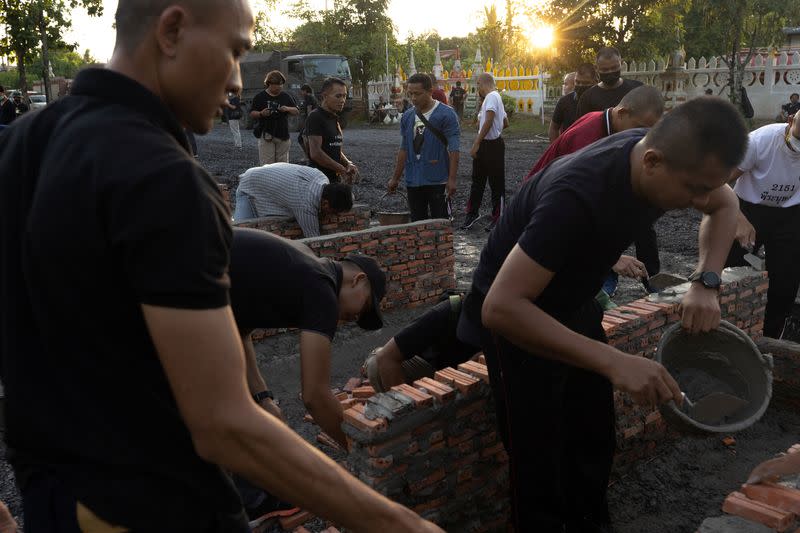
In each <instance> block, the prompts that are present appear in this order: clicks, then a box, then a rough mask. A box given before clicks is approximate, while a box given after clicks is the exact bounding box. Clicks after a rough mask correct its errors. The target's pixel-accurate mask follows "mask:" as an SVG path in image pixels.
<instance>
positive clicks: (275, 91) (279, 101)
mask: <svg viewBox="0 0 800 533" xmlns="http://www.w3.org/2000/svg"><path fill="white" fill-rule="evenodd" d="M285 83H286V78H284V76H283V74H281V72H280V71H278V70H273V71H271V72H269V73H267V76H266V78H264V91H263V92H260V93H258V94H257V95H256V97H255V98H253V106H252V107H251V108H250V116H251V117H252V118H254V119H256V123H255V126H254V127H253V135H255V136H256V138H257V139H258V160H259V162H260V163H261V164H262V165H267V164H269V163H288V162H289V145H290V144H291V140H290V139H289V118H288V116H289V115H297V114H299V113H300V110H298V109H297V103H296V102H295V101H294V98H292V96H291V95H290V94H289V93H287V92H284V90H283V86H284V84H285Z"/></svg>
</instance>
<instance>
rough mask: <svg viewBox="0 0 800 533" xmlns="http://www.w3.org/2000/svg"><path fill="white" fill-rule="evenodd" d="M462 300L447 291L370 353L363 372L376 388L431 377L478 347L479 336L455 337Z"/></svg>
mask: <svg viewBox="0 0 800 533" xmlns="http://www.w3.org/2000/svg"><path fill="white" fill-rule="evenodd" d="M462 301H463V296H462V295H460V294H453V295H450V296H449V297H447V299H446V300H444V301H442V302H439V303H438V304H437V305H435V306H434V307H432V308H431V309H429V310H428V311H426V312H425V313H424V314H422V315H420V316H419V318H417V319H416V320H414V322H412V323H411V324H409V325H408V326H406V327H405V328H403V330H402V331H400V332H399V333H398V334H397V335H395V336H394V337H392V338H391V339H389V341H388V342H387V343H386V344H384V345H383V346H382V347H380V348H376V349H375V350H374V351H373V352H372V354H370V356H369V357H368V358H367V360H366V362H365V363H364V366H363V368H362V372H363V373H364V374H365V375H366V377H368V378H369V381H370V384H371V385H372V386H373V388H375V390H376V391H378V392H383V391H386V390H389V389H391V388H392V387H394V386H395V385H400V384H401V383H411V382H413V381H415V380H417V379H420V378H422V377H425V376H428V377H430V376H432V375H433V373H434V371H436V370H441V369H442V368H447V367H448V366H451V367H456V366H458V365H459V364H460V363H463V362H465V361H467V360H469V359H470V358H471V357H473V356H474V355H475V354H477V353H478V352H480V351H481V348H480V341H479V340H478V339H474V340H471V341H467V342H465V341H462V340H459V339H458V338H457V337H456V327H457V326H458V318H459V316H460V315H461V310H462V305H461V303H462Z"/></svg>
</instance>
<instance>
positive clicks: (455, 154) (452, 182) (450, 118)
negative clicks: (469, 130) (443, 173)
mask: <svg viewBox="0 0 800 533" xmlns="http://www.w3.org/2000/svg"><path fill="white" fill-rule="evenodd" d="M448 111H449V112H448V114H446V115H445V117H447V118H446V119H445V122H444V131H443V133H444V136H445V138H446V139H447V150H448V152H447V155H448V165H449V166H448V167H447V170H448V173H447V196H451V197H452V196H455V194H456V179H457V178H458V162H459V160H460V158H461V126H460V125H459V124H458V115H456V112H455V111H453V110H448Z"/></svg>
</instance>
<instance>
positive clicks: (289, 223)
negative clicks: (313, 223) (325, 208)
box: [233, 204, 372, 239]
mask: <svg viewBox="0 0 800 533" xmlns="http://www.w3.org/2000/svg"><path fill="white" fill-rule="evenodd" d="M371 216H372V211H371V210H370V208H369V207H368V206H366V205H364V204H355V205H354V206H353V209H351V210H350V211H347V212H346V213H339V214H338V215H325V216H321V217H319V231H320V233H321V234H322V235H332V234H335V233H343V232H348V231H359V230H362V229H367V228H368V227H369V224H370V217H371ZM233 225H234V227H239V228H254V229H260V230H264V231H269V232H270V233H274V234H276V235H280V236H281V237H286V238H287V239H302V238H303V230H302V229H300V225H299V224H298V223H297V222H295V220H294V219H293V218H287V217H259V218H254V219H250V220H242V221H240V222H234V224H233Z"/></svg>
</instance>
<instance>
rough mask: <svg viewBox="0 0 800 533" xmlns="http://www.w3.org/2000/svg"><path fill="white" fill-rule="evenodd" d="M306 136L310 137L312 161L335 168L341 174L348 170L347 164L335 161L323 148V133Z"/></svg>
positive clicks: (309, 152) (325, 166) (309, 149)
mask: <svg viewBox="0 0 800 533" xmlns="http://www.w3.org/2000/svg"><path fill="white" fill-rule="evenodd" d="M306 138H307V139H308V154H309V156H311V160H312V161H314V162H315V163H316V164H318V165H319V166H321V167H323V168H327V169H330V170H333V171H334V172H337V173H339V174H344V173H345V172H347V167H346V166H344V165H342V164H340V163H337V162H336V161H334V160H333V159H332V158H331V156H329V155H328V154H326V153H325V151H324V150H323V149H322V136H321V135H309V136H308V137H306Z"/></svg>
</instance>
